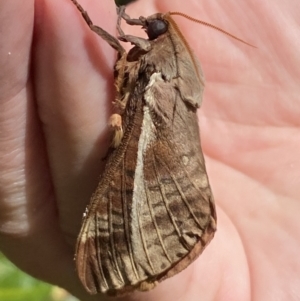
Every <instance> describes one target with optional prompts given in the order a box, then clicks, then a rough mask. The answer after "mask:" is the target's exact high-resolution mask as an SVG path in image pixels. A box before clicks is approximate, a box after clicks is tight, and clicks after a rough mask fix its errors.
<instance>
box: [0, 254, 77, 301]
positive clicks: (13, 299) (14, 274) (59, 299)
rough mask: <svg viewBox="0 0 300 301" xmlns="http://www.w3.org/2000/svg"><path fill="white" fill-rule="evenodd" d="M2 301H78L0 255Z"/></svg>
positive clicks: (0, 298)
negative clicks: (24, 271)
mask: <svg viewBox="0 0 300 301" xmlns="http://www.w3.org/2000/svg"><path fill="white" fill-rule="evenodd" d="M0 300H1V301H78V299H76V298H75V297H73V296H71V295H70V294H69V293H68V292H66V291H65V290H63V289H61V288H59V287H56V286H52V285H50V284H47V283H45V282H42V281H39V280H36V279H34V278H32V277H30V276H29V275H27V274H25V273H23V272H22V271H20V270H19V269H18V268H17V267H15V266H14V265H13V264H12V263H11V262H10V261H9V260H8V259H6V258H5V256H4V255H3V254H2V253H0Z"/></svg>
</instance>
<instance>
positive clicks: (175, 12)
mask: <svg viewBox="0 0 300 301" xmlns="http://www.w3.org/2000/svg"><path fill="white" fill-rule="evenodd" d="M169 14H170V15H172V16H174V15H177V16H181V17H184V18H186V19H188V20H190V21H193V22H196V23H199V24H202V25H205V26H208V27H210V28H213V29H215V30H218V31H220V32H222V33H224V34H226V35H227V36H229V37H231V38H233V39H235V40H237V41H239V42H242V43H244V44H246V45H248V46H251V47H253V48H257V47H256V46H254V45H252V44H250V43H248V42H246V41H244V40H242V39H240V38H238V37H236V36H234V35H233V34H231V33H229V32H227V31H225V30H224V29H222V28H220V27H218V26H215V25H213V24H210V23H208V22H205V21H202V20H198V19H195V18H193V17H190V16H189V15H186V14H184V13H181V12H178V11H174V12H170V13H169Z"/></svg>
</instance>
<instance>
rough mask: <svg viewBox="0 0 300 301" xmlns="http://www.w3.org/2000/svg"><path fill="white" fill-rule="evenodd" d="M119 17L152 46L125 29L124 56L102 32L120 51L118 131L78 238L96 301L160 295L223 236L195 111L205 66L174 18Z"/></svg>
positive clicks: (82, 267) (81, 265) (80, 260)
mask: <svg viewBox="0 0 300 301" xmlns="http://www.w3.org/2000/svg"><path fill="white" fill-rule="evenodd" d="M72 2H74V3H75V4H76V6H77V8H78V9H79V10H80V11H81V13H82V14H83V17H84V19H85V20H86V22H87V23H88V25H89V26H90V28H91V29H93V30H94V31H95V32H97V33H98V29H97V27H95V26H94V25H93V24H92V22H91V20H90V19H89V17H88V15H87V13H86V12H84V10H83V9H82V8H81V6H79V4H78V3H77V2H76V1H74V0H72ZM121 17H122V18H123V19H124V20H125V21H126V22H127V23H128V24H131V25H141V26H143V27H144V28H145V30H146V32H147V34H148V36H149V39H142V38H139V37H135V36H129V35H125V34H124V33H123V31H122V30H121V28H120V26H119V25H118V30H119V34H120V36H121V37H120V39H121V40H122V41H127V42H130V43H132V44H134V45H135V46H134V47H133V48H132V49H131V50H130V51H129V52H128V53H125V52H124V51H123V48H119V46H118V45H119V42H118V40H117V39H115V38H113V37H111V36H110V35H109V39H108V38H107V39H106V37H108V35H106V34H104V33H105V31H104V30H103V29H101V34H100V35H101V37H102V38H103V39H105V40H107V41H108V43H109V44H110V45H112V47H114V48H115V49H116V50H117V51H118V53H119V56H118V57H119V59H118V60H117V62H116V67H115V71H116V72H115V73H116V78H115V85H116V90H117V97H116V100H115V110H116V112H115V113H114V115H113V117H112V118H111V124H112V126H113V128H115V131H118V132H116V133H115V135H114V139H113V143H112V147H111V150H110V151H109V155H108V156H107V162H106V166H105V169H104V172H103V174H102V176H101V178H100V181H99V184H98V187H97V189H96V191H95V193H94V194H93V196H92V198H91V201H90V204H89V206H88V209H87V214H86V216H85V217H84V219H83V224H82V228H81V231H80V234H79V237H78V240H77V250H76V265H77V271H78V275H79V278H80V279H81V282H82V283H83V285H84V286H85V288H86V289H87V291H88V292H90V293H92V294H94V293H97V292H102V293H107V294H111V295H121V294H124V293H126V292H130V291H133V290H149V289H152V288H153V287H155V285H156V284H157V283H158V282H160V281H162V280H164V279H166V278H168V277H171V276H173V275H175V274H177V273H179V272H180V271H181V270H183V269H184V268H186V267H187V266H188V265H189V264H190V263H191V262H193V261H194V260H195V259H196V258H197V257H198V256H199V255H200V254H201V252H202V251H203V249H204V248H205V246H206V245H207V244H208V243H209V241H210V240H211V239H212V237H213V235H214V232H215V230H216V212H215V206H214V200H213V196H212V192H211V189H210V186H209V181H208V177H207V174H206V169H205V163H204V158H203V154H202V151H201V146H200V138H199V128H198V121H197V114H196V111H197V108H198V107H199V106H200V104H201V101H202V93H203V88H204V79H203V74H202V71H201V68H200V65H199V64H198V63H197V59H196V58H195V57H194V55H193V54H192V52H191V50H190V48H189V46H188V44H187V42H186V41H185V39H184V37H183V35H182V34H181V32H180V31H179V29H178V27H177V25H176V23H175V22H174V21H173V20H172V19H171V17H170V15H169V14H165V15H164V14H155V15H152V16H150V17H148V18H143V17H141V18H140V19H130V17H129V16H128V15H126V14H125V12H124V9H123V8H121V9H120V10H119V18H121ZM118 24H120V22H118ZM114 39H115V40H114ZM120 131H121V132H120ZM120 133H122V134H121V136H120ZM116 137H117V138H116Z"/></svg>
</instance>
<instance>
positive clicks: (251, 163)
mask: <svg viewBox="0 0 300 301" xmlns="http://www.w3.org/2000/svg"><path fill="white" fill-rule="evenodd" d="M95 2H97V1H95ZM100 2H101V1H100ZM100 2H99V3H95V5H96V4H97V5H98V7H97V8H96V9H94V10H93V9H92V8H90V7H88V6H87V5H85V3H84V1H81V4H82V5H83V6H84V7H85V8H86V10H87V11H89V12H91V13H90V15H91V17H92V19H93V20H94V22H95V24H99V25H100V26H102V27H104V28H105V29H107V30H108V31H110V32H113V30H114V24H115V22H114V21H113V22H110V24H109V25H105V24H107V23H104V22H103V20H101V19H100V18H99V12H101V11H104V8H105V5H106V4H105V5H104V4H101V3H100ZM277 2H278V3H276V4H274V3H273V4H272V5H273V6H274V7H276V8H277V9H278V10H279V8H280V5H284V4H281V3H279V1H277ZM68 4H69V3H64V4H62V3H61V2H59V1H36V11H37V18H36V27H35V28H36V29H35V30H36V32H35V36H34V41H35V43H34V45H33V49H32V57H31V59H32V61H31V65H29V64H28V63H29V58H30V48H29V47H30V43H31V39H30V35H28V33H29V32H30V31H32V20H33V15H32V11H33V2H32V3H31V4H30V3H29V1H28V2H27V3H26V4H22V5H19V6H18V10H19V11H18V12H16V11H14V12H13V13H14V14H16V15H17V14H21V13H22V12H23V13H24V12H25V15H26V18H27V19H24V20H23V23H22V24H20V23H18V22H14V23H13V26H15V28H14V29H15V30H13V31H12V32H13V34H12V35H10V36H9V38H8V40H6V41H7V43H6V44H5V45H6V46H5V47H3V48H2V50H1V51H3V53H5V55H6V54H7V52H8V51H10V49H9V48H8V46H10V45H14V47H16V45H18V47H20V48H19V49H21V50H19V52H18V56H14V54H15V52H14V51H13V50H12V51H11V56H12V58H13V60H8V61H7V62H6V63H5V64H4V63H2V64H3V66H4V67H5V68H7V69H2V70H5V71H6V72H3V74H4V75H1V76H2V77H1V79H0V80H1V82H3V83H4V84H3V85H2V84H1V88H0V89H1V95H2V96H1V103H0V106H1V107H2V109H1V110H0V111H1V113H0V126H1V129H3V131H1V132H0V134H1V141H3V143H4V144H3V145H4V147H1V150H0V153H1V156H0V168H1V170H5V171H7V172H5V173H2V176H1V177H0V189H1V204H0V205H1V210H0V212H1V213H0V230H1V249H2V250H3V251H4V252H5V253H6V254H7V255H8V256H9V257H10V258H11V259H12V260H13V261H14V262H15V263H16V264H18V265H19V266H20V267H22V268H23V269H25V270H26V271H28V272H30V273H31V274H33V275H35V276H37V277H40V278H42V279H45V280H47V281H50V282H53V283H57V284H59V285H61V286H63V287H66V288H67V289H69V290H70V291H71V292H72V293H74V294H76V295H78V296H80V297H81V298H82V299H83V298H84V300H88V299H87V297H83V296H85V295H84V292H83V291H82V289H81V286H80V285H79V284H78V280H77V277H76V274H75V272H74V262H73V260H72V258H73V249H72V248H70V247H69V245H68V244H67V243H66V238H67V240H68V241H70V242H71V244H73V243H74V239H75V237H76V234H77V233H78V229H79V227H80V220H81V215H82V212H83V211H84V207H85V203H86V200H88V199H89V196H90V194H91V191H92V190H93V188H94V187H95V185H96V182H97V177H98V174H99V173H100V170H101V166H99V165H98V162H99V161H100V160H101V158H102V157H103V154H105V149H106V146H105V145H107V143H108V141H106V132H105V128H106V120H107V118H108V117H109V114H110V113H109V110H110V108H109V107H108V106H109V105H110V103H111V98H112V93H111V92H106V93H104V92H103V91H110V90H109V87H111V85H112V74H111V70H112V65H113V51H112V50H111V49H110V48H109V47H108V46H107V45H105V43H104V42H103V41H101V40H100V38H98V37H96V36H95V35H93V33H89V30H88V29H87V28H86V26H85V24H83V23H82V22H81V21H80V18H79V17H78V12H77V11H75V10H73V8H72V6H71V5H68ZM101 5H102V8H101ZM226 5H227V6H226V8H224V9H223V8H221V7H220V6H218V3H214V2H212V3H203V4H202V5H200V3H198V4H196V3H194V4H192V3H186V5H185V7H184V12H185V13H187V14H190V15H191V16H196V17H198V16H207V19H208V18H210V19H209V21H210V22H211V23H213V24H220V23H221V24H225V25H223V27H224V29H226V30H230V29H232V28H233V29H234V30H235V29H238V28H240V26H241V27H242V30H241V34H239V32H236V31H234V32H235V33H236V34H237V35H242V37H243V38H244V39H246V40H247V41H251V42H253V43H254V44H255V45H257V46H258V49H252V48H250V47H247V46H244V45H242V44H239V43H236V42H235V41H231V40H229V39H228V38H227V37H226V36H224V37H223V36H220V35H219V34H218V33H215V35H214V34H213V32H211V30H210V29H203V28H199V27H197V25H194V24H191V23H189V22H188V21H186V20H182V19H179V18H178V24H179V26H180V27H181V28H182V31H183V32H184V34H185V35H186V38H187V40H188V41H189V42H190V45H191V46H192V48H193V49H194V50H195V52H196V54H197V56H198V57H199V58H200V59H201V63H202V66H203V69H204V72H205V76H206V90H205V95H204V103H203V107H202V109H201V110H200V118H199V119H200V128H201V139H202V145H203V150H204V153H205V155H206V161H207V166H208V174H209V176H210V179H211V184H212V188H213V191H214V195H215V199H216V203H217V205H218V206H219V207H218V232H217V234H216V237H215V239H214V240H213V241H212V243H211V245H210V246H209V247H208V248H207V250H206V251H205V252H204V253H203V255H202V256H201V257H200V258H199V260H197V261H196V262H195V263H194V264H193V265H192V266H190V267H189V268H188V269H186V270H185V271H184V272H182V273H180V274H179V275H177V276H176V277H173V278H171V279H170V280H168V281H166V282H164V283H163V284H161V285H160V286H159V287H158V288H157V289H155V290H154V291H151V292H149V293H147V294H142V295H140V294H137V295H133V296H131V297H128V298H127V299H128V300H140V298H141V296H143V300H152V299H153V300H156V299H157V298H158V297H159V300H164V301H167V300H174V296H175V297H176V300H199V296H201V299H202V300H212V299H214V300H235V299H236V300H250V299H253V300H271V299H272V298H274V296H276V297H277V298H279V299H282V300H292V299H293V297H294V296H295V295H299V286H298V287H297V276H296V275H297V273H299V270H300V267H299V264H298V263H297V261H296V259H295V258H297V254H296V252H297V251H296V250H298V248H299V244H300V243H299V239H298V240H297V238H299V236H300V233H299V230H298V228H299V227H297V225H298V224H299V223H298V221H297V216H296V212H297V209H298V210H299V202H297V197H298V195H299V188H298V187H299V185H297V180H298V178H299V177H298V178H297V176H296V175H297V174H298V173H299V167H300V166H299V165H300V160H299V156H297V155H296V154H297V153H298V149H299V146H300V145H299V144H300V139H299V138H300V134H299V131H298V130H297V126H298V124H299V121H298V120H299V118H297V116H298V114H297V112H298V111H299V108H298V107H299V105H298V103H297V102H296V101H295V100H296V99H297V95H298V93H297V92H298V91H297V90H298V89H299V87H298V86H297V85H296V80H295V79H297V78H298V72H297V71H298V70H297V67H296V66H297V59H298V57H297V55H296V52H295V51H296V49H297V48H296V46H295V45H294V44H293V39H292V33H293V32H294V31H295V29H294V28H292V26H293V22H292V21H291V20H292V16H293V15H296V14H294V12H295V11H296V10H297V9H298V11H299V7H298V8H297V7H294V8H293V7H282V8H280V11H286V12H287V14H286V16H281V15H278V16H275V15H272V14H271V12H270V11H271V9H270V8H268V7H265V6H264V4H263V3H262V4H261V6H260V7H259V8H258V7H256V6H255V7H254V6H252V3H251V2H250V1H247V2H243V3H241V4H239V5H238V6H236V5H237V3H236V2H235V3H232V6H231V3H227V4H226ZM21 6H22V7H21ZM174 6H175V4H174V5H173V6H172V7H170V6H169V5H168V4H167V1H152V2H151V1H147V2H146V1H144V3H143V1H141V2H137V3H136V4H135V5H134V6H132V7H131V10H128V12H129V14H130V15H132V16H139V15H144V16H147V15H149V14H150V13H152V12H155V11H168V10H170V9H172V10H173V11H175V10H181V11H182V10H183V8H180V7H174ZM7 7H9V5H7ZM239 10H240V11H242V12H245V13H238V11H239ZM0 11H2V12H5V9H4V10H0ZM12 11H13V10H12ZM93 11H95V13H94V12H93ZM111 11H113V8H111ZM250 12H251V14H250ZM273 13H274V11H273ZM103 14H104V13H103ZM97 15H98V18H99V19H100V20H97ZM241 15H242V16H243V18H241ZM20 16H21V15H20ZM20 16H15V17H14V20H19V19H21V17H20ZM66 16H67V17H66ZM68 16H70V18H68ZM111 16H112V14H110V16H106V17H107V18H111ZM221 17H222V18H224V19H225V21H224V20H222V22H220V21H219V20H218V19H217V18H221ZM279 17H281V18H283V19H282V21H281V23H280V24H278V23H279V21H278V18H279ZM66 18H67V23H66ZM284 18H287V19H284ZM176 20H177V19H176ZM285 20H286V23H285V28H284V29H285V31H284V32H280V31H275V29H276V28H278V27H279V25H281V24H282V23H284V22H283V21H285ZM227 25H228V26H227ZM244 26H245V28H243V27H244ZM289 26H290V27H289ZM108 27H110V28H108ZM191 28H192V30H193V31H192V30H191ZM194 30H195V32H194ZM231 31H233V30H231ZM125 32H129V28H125ZM214 41H215V44H214V45H212V43H213V42H214ZM9 42H10V43H9ZM19 45H22V46H19ZM21 47H22V48H21ZM221 47H222V48H221ZM12 49H14V48H12ZM5 51H6V52H5ZM2 57H3V56H2ZM29 68H32V69H29ZM28 70H30V72H28ZM83 72H84V74H83ZM7 78H9V79H11V80H10V81H8V80H7ZM107 78H108V80H107ZM12 83H13V84H12ZM99 95H102V98H101V99H99ZM295 95H296V96H295ZM294 99H295V100H294ZM41 125H42V127H43V131H41ZM298 181H299V180H298ZM56 210H58V212H59V216H60V222H59V219H58V215H57V213H56ZM20 248H21V249H22V255H20ZM279 271H280V273H281V274H280V276H279ZM170 288H171V290H170ZM297 290H298V291H297ZM292 294H294V295H292ZM162 296H163V297H162ZM294 298H295V297H294ZM90 299H91V300H93V299H94V297H90ZM95 299H96V298H95Z"/></svg>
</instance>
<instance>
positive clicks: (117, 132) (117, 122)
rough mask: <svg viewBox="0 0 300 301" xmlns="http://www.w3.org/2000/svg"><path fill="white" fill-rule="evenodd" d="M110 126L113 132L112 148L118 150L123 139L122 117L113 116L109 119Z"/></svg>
mask: <svg viewBox="0 0 300 301" xmlns="http://www.w3.org/2000/svg"><path fill="white" fill-rule="evenodd" d="M109 126H110V128H111V129H112V131H113V138H112V142H111V147H113V148H117V147H118V146H119V145H120V143H121V140H122V138H123V128H122V117H121V115H119V114H112V115H111V116H110V118H109Z"/></svg>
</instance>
